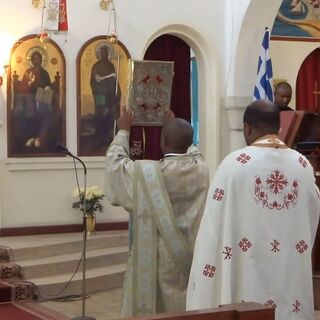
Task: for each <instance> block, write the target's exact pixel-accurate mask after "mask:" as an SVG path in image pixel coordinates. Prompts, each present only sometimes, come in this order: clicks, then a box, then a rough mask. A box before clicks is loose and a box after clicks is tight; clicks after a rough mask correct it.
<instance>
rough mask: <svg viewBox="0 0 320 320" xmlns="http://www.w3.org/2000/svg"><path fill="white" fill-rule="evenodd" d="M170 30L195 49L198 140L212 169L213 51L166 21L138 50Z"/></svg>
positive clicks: (216, 139) (216, 125)
mask: <svg viewBox="0 0 320 320" xmlns="http://www.w3.org/2000/svg"><path fill="white" fill-rule="evenodd" d="M163 34H171V35H174V36H176V37H179V38H181V39H182V40H183V41H185V42H186V43H187V44H188V45H189V46H190V48H191V49H192V50H193V52H194V53H195V56H196V59H197V64H198V79H199V124H200V128H199V141H200V143H199V144H200V149H201V151H202V152H203V154H204V156H205V157H206V160H207V163H208V165H209V168H210V170H211V171H212V172H214V171H215V169H216V168H217V166H218V164H219V157H220V134H219V132H220V131H219V130H220V121H219V119H220V113H219V82H218V79H219V76H218V68H217V65H218V64H219V61H218V60H217V58H216V57H217V54H216V52H213V50H212V48H211V47H210V46H209V44H208V43H207V41H206V40H205V39H204V38H203V37H202V35H201V34H200V33H198V32H197V31H196V30H194V29H192V28H190V27H188V26H185V25H169V26H165V27H163V28H161V29H159V30H158V31H156V32H155V33H154V34H152V36H151V37H150V38H149V40H148V41H147V43H146V44H145V47H144V48H143V50H142V51H141V52H140V55H139V56H140V57H143V56H144V53H145V51H146V50H147V48H148V46H149V45H150V44H151V43H152V42H153V41H154V40H155V39H156V38H157V37H159V36H161V35H163Z"/></svg>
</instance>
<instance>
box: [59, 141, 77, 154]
mask: <svg viewBox="0 0 320 320" xmlns="http://www.w3.org/2000/svg"><path fill="white" fill-rule="evenodd" d="M56 149H57V150H59V151H62V152H64V153H65V154H67V155H69V156H73V154H72V153H71V152H70V151H69V150H68V148H67V147H66V146H65V145H63V144H62V143H60V142H57V144H56Z"/></svg>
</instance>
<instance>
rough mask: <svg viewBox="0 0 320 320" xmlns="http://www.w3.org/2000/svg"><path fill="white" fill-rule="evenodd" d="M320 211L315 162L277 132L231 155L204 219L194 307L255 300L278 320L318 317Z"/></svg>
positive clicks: (193, 278) (191, 292) (190, 297)
mask: <svg viewBox="0 0 320 320" xmlns="http://www.w3.org/2000/svg"><path fill="white" fill-rule="evenodd" d="M319 212H320V200H319V191H318V188H317V186H316V184H315V178H314V173H313V168H312V167H311V165H310V163H309V161H308V160H307V159H306V158H305V157H304V156H303V155H301V154H300V153H298V152H296V151H295V150H292V149H289V148H286V146H285V145H284V144H283V143H282V142H281V141H280V140H277V139H275V138H272V139H271V138H269V139H267V138H266V139H264V140H260V141H257V142H256V143H255V144H254V145H253V146H248V147H246V148H243V149H241V150H238V151H235V152H233V153H231V154H230V155H229V156H227V157H226V159H225V160H224V161H223V162H222V163H221V165H220V167H219V168H218V170H217V172H216V174H215V176H214V178H213V181H212V182H211V186H210V189H209V192H208V196H207V202H206V208H205V212H204V215H203V217H202V220H201V224H200V228H199V232H198V236H197V240H196V244H195V250H194V257H193V263H192V267H191V273H190V278H189V285H188V292H187V310H194V309H204V308H211V307H218V306H219V305H220V304H228V303H236V302H241V301H253V302H258V303H261V304H265V305H270V306H273V307H274V308H276V310H275V312H276V320H289V319H299V320H311V319H314V306H313V290H312V267H311V250H312V246H313V243H314V239H315V233H316V229H317V226H318V220H319Z"/></svg>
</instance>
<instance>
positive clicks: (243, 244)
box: [239, 238, 252, 252]
mask: <svg viewBox="0 0 320 320" xmlns="http://www.w3.org/2000/svg"><path fill="white" fill-rule="evenodd" d="M251 246H252V243H251V242H250V241H249V240H248V239H247V238H243V239H242V240H241V241H240V242H239V247H240V248H241V249H242V251H243V252H246V251H247V250H248V249H249V248H251Z"/></svg>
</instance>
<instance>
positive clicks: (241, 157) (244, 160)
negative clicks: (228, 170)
mask: <svg viewBox="0 0 320 320" xmlns="http://www.w3.org/2000/svg"><path fill="white" fill-rule="evenodd" d="M250 159H251V157H250V156H249V155H247V154H245V153H241V154H240V155H239V156H238V158H237V161H238V162H240V163H242V164H246V163H247V162H248V161H249V160H250Z"/></svg>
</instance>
